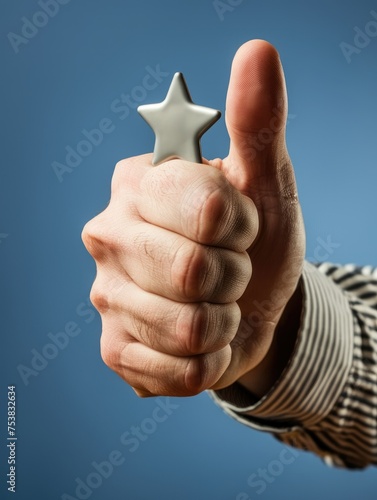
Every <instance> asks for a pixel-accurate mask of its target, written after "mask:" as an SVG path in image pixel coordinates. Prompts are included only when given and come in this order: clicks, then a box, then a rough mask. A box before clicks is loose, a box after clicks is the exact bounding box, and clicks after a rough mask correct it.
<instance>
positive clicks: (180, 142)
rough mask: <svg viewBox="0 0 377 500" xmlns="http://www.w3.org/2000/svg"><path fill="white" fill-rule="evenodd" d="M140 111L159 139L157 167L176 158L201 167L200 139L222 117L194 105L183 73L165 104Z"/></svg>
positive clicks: (170, 89)
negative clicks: (199, 164) (198, 164)
mask: <svg viewBox="0 0 377 500" xmlns="http://www.w3.org/2000/svg"><path fill="white" fill-rule="evenodd" d="M137 110H138V112H139V113H140V114H141V116H142V117H143V118H144V120H145V121H146V122H147V123H148V124H149V125H150V126H151V127H152V129H153V131H154V133H155V135H156V142H155V146H154V155H153V161H152V163H153V165H158V164H159V163H162V162H163V161H166V160H171V159H173V158H181V159H183V160H187V161H192V162H195V163H201V161H202V155H201V151H200V138H201V136H202V135H203V134H204V132H206V130H208V129H209V128H210V127H211V126H212V125H213V124H214V123H215V122H216V121H217V120H218V119H219V118H220V116H221V113H220V111H217V110H216V109H212V108H206V107H204V106H198V105H197V104H194V103H193V102H192V100H191V96H190V93H189V91H188V88H187V85H186V82H185V79H184V77H183V75H182V73H175V75H174V76H173V80H172V82H171V84H170V88H169V91H168V93H167V95H166V97H165V100H164V101H162V102H160V103H158V104H146V105H144V106H139V107H138V109H137Z"/></svg>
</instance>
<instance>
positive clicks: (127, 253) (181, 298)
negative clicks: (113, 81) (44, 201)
mask: <svg viewBox="0 0 377 500" xmlns="http://www.w3.org/2000/svg"><path fill="white" fill-rule="evenodd" d="M286 116H287V97H286V89H285V82H284V75H283V70H282V67H281V63H280V59H279V56H278V54H277V52H276V50H275V49H274V48H273V47H272V46H271V45H270V44H268V43H267V42H263V41H258V40H255V41H252V42H248V43H246V44H245V45H243V46H242V47H241V48H240V49H239V50H238V52H237V54H236V56H235V59H234V62H233V66H232V72H231V78H230V84H229V90H228V96H227V106H226V124H227V128H228V132H229V136H230V141H231V144H230V151H229V155H228V156H227V157H226V158H224V159H223V160H221V159H216V160H213V161H210V162H205V164H196V163H190V162H185V161H182V160H171V161H167V162H165V163H163V164H161V165H160V166H158V167H152V165H151V159H152V156H151V155H144V156H139V157H135V158H129V159H127V160H123V161H121V162H120V163H119V164H118V165H117V166H116V168H115V172H114V176H113V180H112V192H111V200H110V203H109V205H108V207H107V208H106V210H105V211H104V212H102V213H101V214H100V215H98V216H97V217H95V218H94V219H92V220H91V221H90V222H89V223H88V224H87V225H86V226H85V228H84V231H83V240H84V243H85V245H86V247H87V249H88V251H89V252H90V253H91V255H92V256H93V258H94V259H95V261H96V263H97V277H96V280H95V282H94V284H93V288H92V292H91V300H92V302H93V304H94V305H95V307H96V308H97V309H98V311H99V312H100V314H101V317H102V324H103V332H102V337H101V353H102V357H103V359H104V361H105V363H106V364H107V365H108V366H109V367H110V368H112V369H113V370H115V371H116V372H117V373H118V374H119V375H120V376H121V377H122V378H123V379H124V380H125V381H126V382H128V383H129V384H130V385H131V386H132V387H133V388H134V389H135V391H136V393H137V394H139V395H140V396H150V395H170V396H192V395H194V394H198V393H199V392H201V391H203V390H205V389H210V388H212V389H221V388H224V387H227V386H229V385H230V384H232V383H233V382H235V381H239V382H240V383H241V384H243V385H244V386H246V387H247V388H249V389H250V390H251V391H252V392H254V393H255V394H256V395H261V394H263V392H265V391H266V390H268V389H269V387H270V386H271V385H272V383H273V382H274V381H275V379H276V377H277V376H278V375H279V372H280V371H281V369H282V368H283V366H284V363H285V362H286V361H287V357H288V356H289V353H290V350H291V348H292V345H293V342H294V336H295V330H297V321H298V318H299V315H300V308H301V304H300V290H299V287H298V282H299V278H300V275H301V270H302V265H303V260H304V247H305V236H304V228H303V222H302V216H301V210H300V206H299V202H298V197H297V190H296V183H295V178H294V172H293V168H292V165H291V162H290V159H289V156H288V152H287V149H286V145H285V122H286Z"/></svg>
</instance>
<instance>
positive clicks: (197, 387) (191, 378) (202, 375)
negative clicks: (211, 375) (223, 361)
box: [184, 355, 207, 396]
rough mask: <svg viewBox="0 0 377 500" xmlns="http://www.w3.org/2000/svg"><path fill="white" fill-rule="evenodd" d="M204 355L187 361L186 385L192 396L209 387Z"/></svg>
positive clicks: (188, 392)
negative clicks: (207, 385)
mask: <svg viewBox="0 0 377 500" xmlns="http://www.w3.org/2000/svg"><path fill="white" fill-rule="evenodd" d="M204 356H205V355H203V356H196V357H192V358H190V359H189V360H188V362H187V366H186V370H185V372H184V387H185V389H186V391H187V394H188V395H190V396H196V395H197V394H199V393H201V392H203V391H204V390H205V389H206V388H207V387H206V381H207V376H206V372H205V363H204V360H203V357H204Z"/></svg>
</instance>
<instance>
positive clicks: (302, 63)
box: [0, 0, 377, 500]
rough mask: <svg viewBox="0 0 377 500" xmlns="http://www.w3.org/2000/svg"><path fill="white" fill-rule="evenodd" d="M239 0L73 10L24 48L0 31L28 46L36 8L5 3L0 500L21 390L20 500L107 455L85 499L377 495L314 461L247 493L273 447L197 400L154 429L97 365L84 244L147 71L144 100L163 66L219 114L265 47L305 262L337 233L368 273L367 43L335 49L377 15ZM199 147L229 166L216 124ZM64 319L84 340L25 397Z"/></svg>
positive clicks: (54, 495)
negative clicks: (285, 102)
mask: <svg viewBox="0 0 377 500" xmlns="http://www.w3.org/2000/svg"><path fill="white" fill-rule="evenodd" d="M224 2H225V3H228V2H227V0H224ZM230 3H231V2H230ZM230 3H228V5H230ZM232 3H233V4H235V3H237V2H235V1H234V0H233V2H232ZM238 3H239V5H237V6H234V7H231V10H227V11H226V12H224V13H223V15H222V16H219V14H218V13H217V12H216V9H215V7H214V4H213V2H212V0H196V1H193V0H190V1H189V0H186V1H180V2H177V1H176V0H161V1H158V2H156V1H154V0H138V1H137V2H136V1H133V2H128V1H122V0H107V1H99V0H91V1H89V0H71V1H70V2H69V3H67V4H66V5H60V10H59V12H58V13H57V14H56V15H55V16H54V17H53V18H51V19H49V20H48V23H47V24H46V25H45V26H44V27H42V28H40V29H39V31H38V33H37V34H36V35H35V36H34V37H33V38H30V40H29V42H28V43H27V44H23V45H21V46H20V47H19V52H18V53H15V50H14V49H13V48H12V46H11V43H10V41H9V39H8V37H7V35H8V34H9V33H10V32H14V33H16V34H21V27H22V21H21V18H22V17H23V16H26V17H27V18H28V19H32V18H33V15H34V14H35V12H37V11H40V10H41V9H40V7H39V6H38V4H37V2H36V1H34V0H33V1H31V0H18V1H17V2H5V3H3V6H2V15H1V20H0V33H1V42H0V51H1V59H2V71H1V80H0V85H1V94H0V95H1V109H2V113H1V115H2V120H1V144H2V147H1V154H2V162H1V167H0V168H1V172H0V261H1V262H0V267H1V285H0V286H1V302H0V304H1V338H2V345H3V346H5V349H4V347H3V349H2V351H1V366H0V370H1V373H0V374H1V390H0V396H1V407H0V408H1V410H0V430H1V432H2V437H1V442H0V454H1V471H0V472H1V476H0V477H1V484H0V488H1V490H0V496H1V498H6V497H8V495H9V496H10V494H8V493H7V491H6V485H5V473H6V469H5V467H4V465H5V458H6V441H5V431H6V413H5V403H6V388H7V385H8V384H15V385H16V387H17V435H18V444H17V480H18V483H17V494H16V498H19V499H22V500H24V499H31V498H38V499H40V500H45V499H46V500H53V499H61V498H62V495H63V494H64V493H66V494H69V495H71V496H72V497H73V498H77V497H76V494H75V487H76V483H75V480H76V478H81V479H82V480H86V478H87V476H88V474H91V473H92V472H93V471H94V469H93V466H92V465H91V464H92V462H93V461H96V462H98V463H99V462H102V461H104V460H108V457H109V454H110V453H111V452H112V451H113V450H119V452H120V453H121V454H122V460H123V464H122V465H120V466H118V467H115V468H114V471H113V473H112V474H111V475H110V477H108V478H107V479H103V481H102V484H101V486H100V487H98V488H97V489H93V492H92V493H91V495H90V498H92V499H93V500H95V499H112V500H126V499H131V500H146V499H150V498H156V499H164V500H176V499H180V500H193V499H195V500H205V499H217V500H225V499H226V500H228V499H229V500H230V499H233V500H234V499H236V498H237V495H238V494H239V493H240V492H244V493H245V496H244V498H245V499H246V498H256V497H258V496H261V497H262V498H264V499H265V500H267V499H281V498H290V499H302V498H306V499H307V500H309V499H318V498H325V499H330V498H335V499H337V498H342V499H357V498H363V499H372V498H376V493H375V492H376V484H377V475H376V471H375V470H374V469H368V470H366V471H361V472H350V471H341V470H332V469H329V468H327V467H326V466H325V465H324V464H322V462H321V461H320V460H319V459H318V458H316V457H314V456H312V455H310V454H307V453H300V454H299V456H298V457H297V458H296V459H295V460H294V461H293V463H292V464H290V465H286V466H284V470H283V471H280V472H281V473H279V475H278V476H276V477H275V478H274V481H273V482H272V483H271V484H267V487H266V489H265V491H264V492H263V493H262V494H261V495H258V493H257V489H256V488H255V487H251V486H249V485H248V483H247V479H248V477H249V476H250V475H251V474H253V473H257V471H258V469H259V468H265V467H267V466H268V465H269V464H271V461H273V460H277V459H278V458H279V454H280V452H281V450H282V445H281V444H280V443H278V442H277V441H275V440H274V438H272V437H271V436H269V435H265V434H261V433H258V432H256V431H253V430H250V429H248V428H246V427H244V426H242V425H240V424H238V423H236V422H234V421H233V420H232V419H230V418H228V417H227V416H226V415H224V414H223V413H222V412H221V410H220V409H218V408H217V407H216V406H215V405H214V404H213V403H212V401H211V400H210V399H209V397H208V396H207V395H206V394H202V395H200V396H198V397H195V398H188V399H172V400H170V401H171V403H174V404H175V405H178V408H176V409H174V411H172V414H171V415H169V416H168V418H167V419H166V420H165V421H164V422H161V423H158V424H155V429H154V428H153V422H152V424H151V422H150V421H148V420H145V419H148V418H150V417H151V415H152V414H153V410H154V409H155V408H156V404H157V403H156V400H155V399H148V400H140V399H138V398H137V397H136V396H135V395H134V393H133V391H132V389H130V388H129V387H128V386H127V385H126V384H125V383H123V382H122V380H121V379H120V378H118V377H117V376H116V375H115V374H113V373H112V372H111V371H110V370H109V369H108V368H107V367H106V366H105V365H104V364H103V362H102V360H101V358H100V354H99V337H100V331H101V324H100V320H99V317H98V315H97V314H96V313H94V312H93V309H92V308H90V306H89V305H88V302H87V300H88V294H89V290H90V287H91V283H92V280H93V278H94V274H95V266H94V263H93V261H92V260H91V258H90V256H89V255H88V254H87V252H86V250H85V249H84V247H83V245H82V243H81V240H80V232H81V229H82V227H83V225H84V224H85V222H86V221H87V220H89V219H90V218H91V217H93V216H94V215H95V214H97V213H98V212H100V211H101V210H102V209H103V208H104V207H105V206H106V204H107V202H108V200H109V183H110V179H111V175H112V170H113V166H114V164H115V163H116V161H118V160H119V159H121V158H124V157H127V156H131V155H137V154H141V153H145V152H147V151H150V150H151V149H152V148H153V134H152V132H151V131H150V130H149V127H148V126H147V125H146V124H145V122H144V121H143V120H142V119H141V118H140V117H139V116H138V114H137V112H136V111H135V109H130V110H129V112H128V115H127V116H126V117H125V118H124V119H123V120H122V119H121V115H120V114H119V113H116V112H114V111H113V110H112V106H113V102H114V100H116V99H119V98H120V95H121V94H122V93H125V94H129V93H130V92H131V91H132V90H133V89H134V88H135V86H138V85H140V84H141V82H142V80H143V77H144V76H145V75H146V69H145V68H146V67H147V66H150V67H152V68H155V67H156V65H160V68H161V70H162V71H164V72H168V73H169V76H168V77H166V78H164V79H163V81H162V82H161V83H160V84H159V85H158V86H157V87H156V88H155V89H154V90H151V91H148V92H147V95H146V96H145V98H144V100H143V103H149V102H158V101H161V100H162V99H163V98H164V97H165V94H166V91H167V89H168V86H169V83H170V80H171V77H172V75H173V74H174V72H175V71H182V72H183V73H184V74H185V76H186V79H187V82H188V85H189V88H190V90H191V93H192V96H193V99H194V101H195V102H197V103H198V104H203V105H207V106H211V107H215V108H218V109H221V110H222V111H224V103H225V95H226V89H227V83H228V77H229V69H230V64H231V60H232V57H233V55H234V53H235V51H236V49H237V48H238V47H239V45H241V44H242V43H243V42H245V41H247V40H248V39H251V38H264V39H267V40H269V41H270V42H272V43H273V44H275V45H276V46H277V48H278V50H279V51H280V54H281V58H282V61H283V64H284V67H285V72H286V78H287V84H288V92H289V101H290V115H291V117H290V123H289V125H288V145H289V149H290V153H291V156H292V159H293V162H294V165H295V168H296V174H297V180H298V184H299V192H300V197H301V201H302V205H303V210H304V216H305V220H306V228H307V255H308V258H313V256H314V255H315V253H316V250H318V248H319V250H321V247H318V245H320V243H319V240H318V238H322V239H324V240H325V239H326V238H327V237H330V238H331V240H332V241H333V242H334V243H337V245H338V246H337V247H336V248H334V249H333V251H332V252H331V253H330V254H329V255H328V256H327V258H328V260H331V261H334V262H341V263H347V262H355V263H358V264H373V265H376V263H377V262H376V248H377V233H376V231H375V227H376V218H375V217H376V208H375V207H376V202H375V200H376V182H377V169H376V144H377V125H376V115H377V85H376V80H377V65H376V62H377V37H376V38H372V39H371V41H370V43H369V44H368V45H367V46H366V47H365V48H363V49H361V50H360V51H359V53H358V54H353V55H352V56H351V61H350V62H347V60H346V58H345V57H344V55H343V53H342V51H341V49H340V46H339V44H340V43H341V42H347V43H353V38H354V34H355V33H354V31H353V28H354V26H359V27H360V28H362V29H363V28H364V27H365V25H366V23H367V22H368V21H370V20H371V19H372V17H371V14H370V11H371V9H374V10H376V11H377V3H376V2H375V1H366V0H359V1H358V2H355V1H354V0H348V1H332V2H328V1H327V0H321V1H317V2H308V3H303V2H300V1H286V2H281V1H280V0H279V1H278V0H275V1H268V0H266V1H264V2H255V1H251V0H244V1H243V2H242V1H241V2H238ZM37 22H38V21H37ZM40 22H42V23H43V18H41V20H40ZM124 113H127V112H126V111H124ZM103 118H109V119H111V120H112V123H113V125H114V130H113V132H112V133H110V134H107V135H106V136H105V137H104V139H103V141H102V143H101V144H100V145H98V146H96V147H94V148H93V151H92V153H91V154H90V155H88V156H87V157H86V158H84V159H83V161H82V162H81V164H80V165H79V166H77V167H76V168H74V169H73V171H72V172H70V173H65V174H64V175H63V181H62V182H59V180H58V178H57V176H56V174H55V173H54V171H53V169H52V166H51V165H52V163H53V162H54V161H58V162H62V163H64V161H65V155H66V152H65V148H66V146H71V147H76V145H77V143H78V142H79V141H80V140H82V139H83V135H82V132H81V131H82V130H83V129H87V130H91V129H93V128H96V127H97V126H98V123H99V122H100V120H102V119H103ZM202 145H203V154H204V155H205V156H206V157H208V158H210V157H216V156H225V155H226V154H227V148H228V137H227V134H226V130H225V125H224V121H223V120H222V121H221V122H220V123H218V124H216V125H215V126H214V127H213V128H212V129H211V130H210V131H209V132H208V133H207V134H206V135H205V137H204V138H203V141H202ZM5 235H7V236H5ZM323 253H324V252H323V250H321V254H323ZM68 322H76V323H77V325H78V327H79V328H80V330H81V331H80V334H79V335H77V336H76V337H74V338H71V339H70V342H69V344H68V345H67V346H66V348H65V349H62V350H59V352H58V354H57V355H56V357H55V358H54V359H51V360H49V361H48V364H47V366H46V367H45V368H44V369H43V370H41V371H39V372H35V373H36V374H35V375H32V376H30V377H29V378H28V379H27V382H28V385H25V383H24V382H23V381H22V378H21V376H20V374H19V366H20V365H24V366H27V367H29V368H30V367H31V360H32V357H33V353H32V349H36V350H37V351H38V352H41V351H42V349H43V348H44V347H45V345H46V344H47V343H51V341H50V340H49V337H48V334H49V333H52V334H57V333H58V332H60V331H62V330H63V329H64V328H65V325H66V324H67V323H68ZM161 401H164V399H162V400H161ZM146 422H147V423H146ZM140 425H142V426H144V428H147V429H149V431H151V430H153V431H154V432H151V433H150V434H149V435H146V436H147V439H145V441H140V442H139V447H138V449H137V450H136V451H134V452H133V453H132V452H131V451H130V446H125V445H124V444H122V443H121V441H120V437H121V436H122V434H123V433H125V432H130V429H131V427H132V426H140ZM148 425H149V427H148ZM151 426H152V427H151ZM91 477H92V479H93V477H94V476H91ZM93 480H94V481H95V479H93ZM88 495H89V493H88ZM241 498H242V496H241Z"/></svg>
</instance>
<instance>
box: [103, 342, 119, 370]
mask: <svg viewBox="0 0 377 500" xmlns="http://www.w3.org/2000/svg"><path fill="white" fill-rule="evenodd" d="M105 338H106V337H105V336H104V335H103V334H102V336H101V343H100V352H101V358H102V361H103V362H104V363H105V365H106V366H108V367H109V368H110V369H111V370H113V371H119V368H120V353H121V351H120V350H119V349H117V347H116V346H115V345H114V344H112V343H110V342H108V341H106V340H105Z"/></svg>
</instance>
